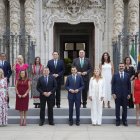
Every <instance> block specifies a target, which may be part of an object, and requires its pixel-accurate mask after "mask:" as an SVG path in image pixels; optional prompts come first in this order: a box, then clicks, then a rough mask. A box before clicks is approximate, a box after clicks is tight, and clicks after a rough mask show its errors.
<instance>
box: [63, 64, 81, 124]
mask: <svg viewBox="0 0 140 140" xmlns="http://www.w3.org/2000/svg"><path fill="white" fill-rule="evenodd" d="M71 73H72V74H71V75H69V76H68V77H67V80H66V84H65V88H66V90H67V91H68V101H69V125H73V106H74V103H75V108H76V125H77V126H79V125H80V104H81V92H82V89H83V88H84V82H83V79H82V77H81V76H80V75H78V74H77V69H76V67H72V68H71Z"/></svg>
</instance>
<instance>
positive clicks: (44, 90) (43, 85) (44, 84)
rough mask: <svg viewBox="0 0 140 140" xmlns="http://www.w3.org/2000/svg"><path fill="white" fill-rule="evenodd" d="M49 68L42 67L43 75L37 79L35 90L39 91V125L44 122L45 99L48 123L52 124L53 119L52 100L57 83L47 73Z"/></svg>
mask: <svg viewBox="0 0 140 140" xmlns="http://www.w3.org/2000/svg"><path fill="white" fill-rule="evenodd" d="M49 73H50V71H49V68H44V70H43V76H41V77H40V78H39V79H38V82H37V87H36V88H37V90H38V91H39V92H40V123H39V125H40V126H42V125H44V122H45V107H46V101H47V105H48V121H49V125H54V120H53V101H54V98H55V95H54V93H55V90H56V87H57V83H56V80H55V78H54V77H53V76H52V75H49Z"/></svg>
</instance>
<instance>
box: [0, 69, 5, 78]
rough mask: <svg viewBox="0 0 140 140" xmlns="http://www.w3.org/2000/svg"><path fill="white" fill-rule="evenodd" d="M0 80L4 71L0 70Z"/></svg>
mask: <svg viewBox="0 0 140 140" xmlns="http://www.w3.org/2000/svg"><path fill="white" fill-rule="evenodd" d="M0 78H4V71H3V69H1V68H0Z"/></svg>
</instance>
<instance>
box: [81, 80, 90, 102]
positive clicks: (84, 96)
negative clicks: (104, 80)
mask: <svg viewBox="0 0 140 140" xmlns="http://www.w3.org/2000/svg"><path fill="white" fill-rule="evenodd" d="M88 88H89V80H88V81H84V89H83V90H82V101H83V105H86V104H87V95H88Z"/></svg>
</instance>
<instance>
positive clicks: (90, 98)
mask: <svg viewBox="0 0 140 140" xmlns="http://www.w3.org/2000/svg"><path fill="white" fill-rule="evenodd" d="M88 98H89V100H90V101H92V100H93V99H92V96H89V97H88ZM100 99H101V101H103V99H104V97H101V98H100Z"/></svg>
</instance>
